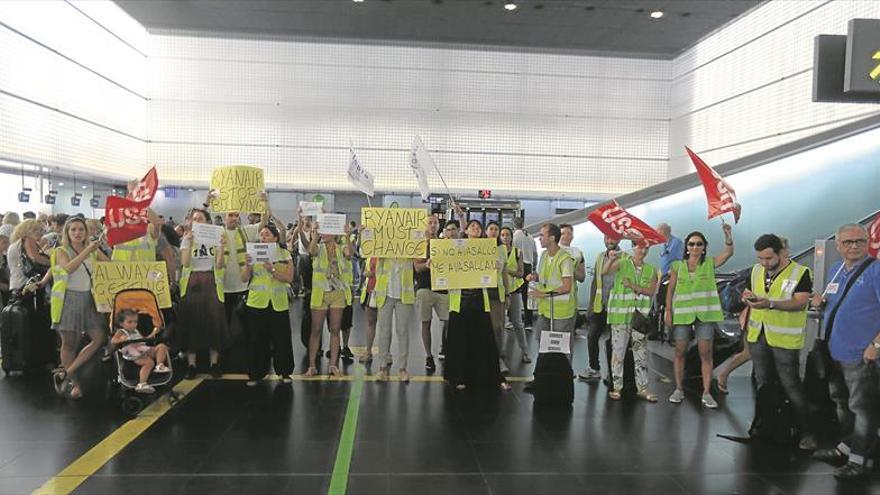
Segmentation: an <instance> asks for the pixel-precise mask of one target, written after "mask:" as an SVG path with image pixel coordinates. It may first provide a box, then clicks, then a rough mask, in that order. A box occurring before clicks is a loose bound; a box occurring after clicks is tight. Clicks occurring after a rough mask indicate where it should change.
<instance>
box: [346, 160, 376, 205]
mask: <svg viewBox="0 0 880 495" xmlns="http://www.w3.org/2000/svg"><path fill="white" fill-rule="evenodd" d="M349 151H350V154H351V159H350V160H349V161H348V180H350V181H351V183H352V184H354V185H355V186H357V188H358V189H360V191H361V192H362V193H364V194H366V195H367V196H369V197H371V198H372V197H373V191H374V190H375V189H374V186H373V184H374V183H375V179H374V178H373V174H371V173H370V172H368V171H367V169H365V168H364V167H363V165H361V162H360V160H358V157H357V155H355V154H354V150H349Z"/></svg>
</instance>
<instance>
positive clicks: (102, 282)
mask: <svg viewBox="0 0 880 495" xmlns="http://www.w3.org/2000/svg"><path fill="white" fill-rule="evenodd" d="M123 289H149V290H150V291H151V292H152V293H153V294H155V295H156V298H157V299H158V300H159V307H160V308H170V307H171V291H170V290H169V287H168V274H167V272H166V267H165V263H164V262H162V261H111V262H98V263H95V268H94V272H93V273H92V292H93V294H94V296H95V307H97V309H98V311H99V312H101V313H109V312H110V309H111V307H112V305H113V297H114V296H115V295H116V293H117V292H119V291H121V290H123Z"/></svg>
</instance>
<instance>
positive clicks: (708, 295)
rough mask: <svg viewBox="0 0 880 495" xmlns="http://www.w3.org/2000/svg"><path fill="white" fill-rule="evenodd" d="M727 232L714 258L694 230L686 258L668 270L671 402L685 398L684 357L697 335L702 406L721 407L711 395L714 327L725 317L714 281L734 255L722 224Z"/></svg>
mask: <svg viewBox="0 0 880 495" xmlns="http://www.w3.org/2000/svg"><path fill="white" fill-rule="evenodd" d="M722 230H723V232H724V251H722V252H721V254H718V255H716V256H715V257H713V258H710V259H706V251H707V250H708V248H709V241H707V240H706V236H704V235H703V233H702V232H691V233H690V234H688V235H687V237H685V244H684V259H683V260H681V261H675V262H673V263H672V266H671V267H670V269H669V287H668V288H667V289H666V314H665V315H664V319H663V321H664V323H665V324H666V328H672V338H673V339H674V340H675V358H674V359H673V363H672V364H673V371H674V372H675V391H674V392H673V393H672V395H670V396H669V402H672V403H673V404H679V403H681V401H682V400H684V387H683V382H684V358H685V353H686V352H687V348H688V342H689V341H690V340H691V339H692V338H694V337H696V339H697V346H698V349H699V352H700V363H701V374H702V377H703V396H702V402H703V406H705V407H707V408H709V409H714V408H716V407H718V403H717V402H715V398H714V397H712V393H711V386H712V370H713V369H714V368H715V365H714V363H713V360H712V350H713V346H712V342H713V339H714V338H715V327H716V325H717V324H718V322H720V321H723V320H724V314H723V313H722V312H721V299H720V298H719V297H718V285H717V284H716V283H715V269H716V268H718V267H719V266H721V265H723V264H724V263H726V262H727V260H729V259H730V257H731V256H733V237H732V235H731V227H730V225H728V224H726V223H725V224H723V225H722Z"/></svg>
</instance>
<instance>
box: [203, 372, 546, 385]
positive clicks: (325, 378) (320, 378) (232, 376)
mask: <svg viewBox="0 0 880 495" xmlns="http://www.w3.org/2000/svg"><path fill="white" fill-rule="evenodd" d="M204 376H205V377H208V376H209V375H204ZM353 378H354V377H353V376H352V375H344V376H339V377H334V376H330V375H315V376H304V375H293V376H292V377H291V379H293V381H295V382H350V381H352V380H353ZM221 379H222V380H229V381H247V380H248V379H249V377H248V376H247V375H245V374H239V373H224V374H223V376H222V377H221ZM363 379H364V381H365V382H376V381H379V380H378V379H377V378H376V376H375V375H365V376H364V377H363ZM531 379H532V378H531V377H528V376H508V377H507V381H509V382H527V381H530V380H531ZM280 380H281V377H280V376H278V375H267V376H266V378H263V380H262V381H269V382H274V381H280ZM409 380H410V381H411V382H425V383H442V382H443V375H439V374H438V375H429V376H423V375H410V377H409ZM388 381H390V382H398V381H400V378H398V376H397V375H394V374H392V375H389V376H388Z"/></svg>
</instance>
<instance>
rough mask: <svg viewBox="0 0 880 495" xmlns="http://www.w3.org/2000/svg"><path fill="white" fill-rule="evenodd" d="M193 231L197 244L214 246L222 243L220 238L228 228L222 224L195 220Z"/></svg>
mask: <svg viewBox="0 0 880 495" xmlns="http://www.w3.org/2000/svg"><path fill="white" fill-rule="evenodd" d="M192 233H193V241H194V242H195V244H203V245H205V246H207V247H214V246H219V245H220V240H221V238H222V237H223V236H224V235H225V234H226V229H225V228H224V227H223V226H222V225H211V224H210V223H199V222H193V224H192Z"/></svg>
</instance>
